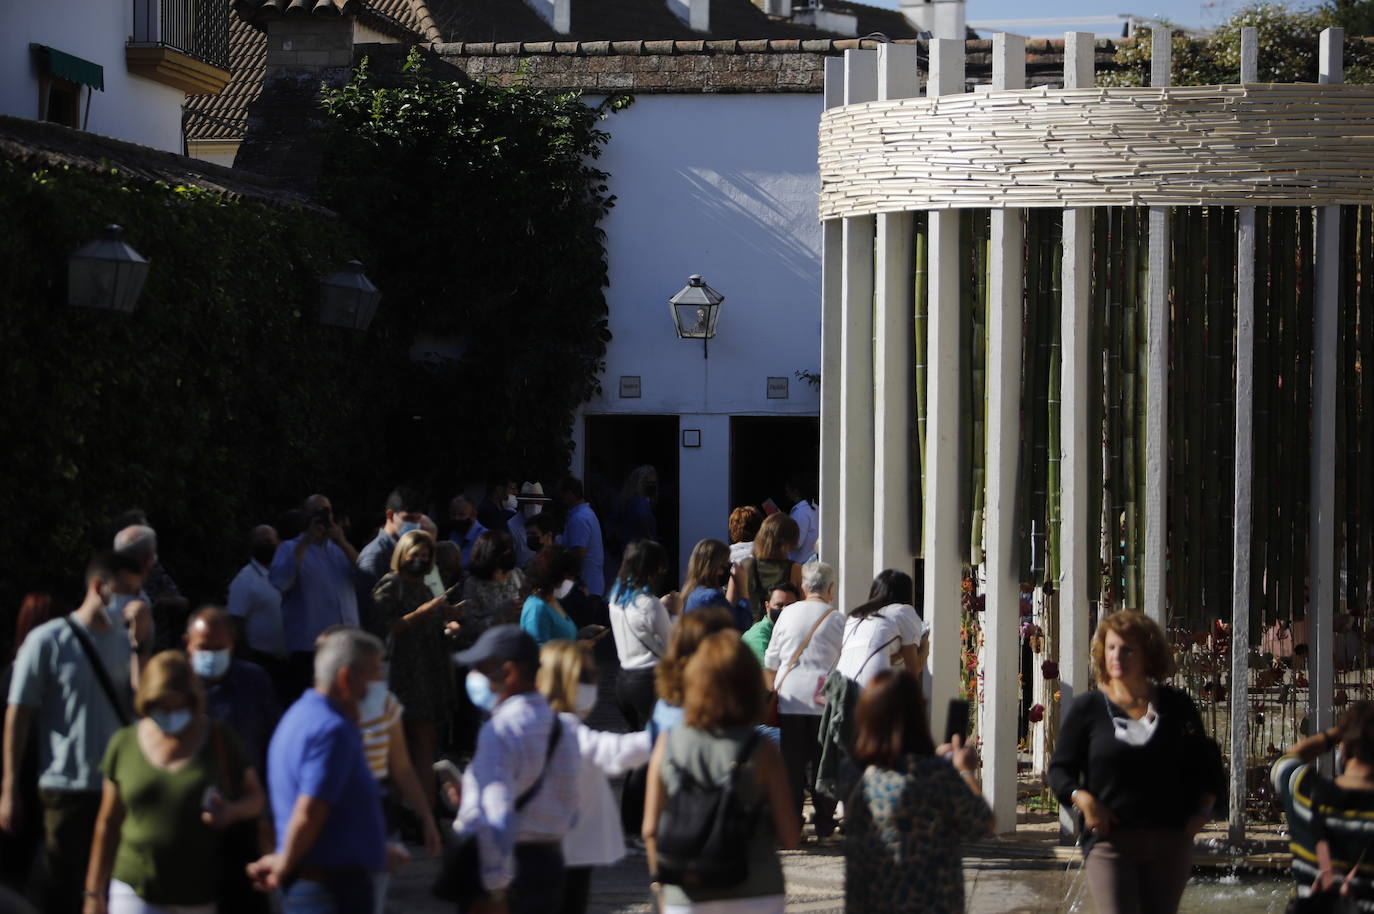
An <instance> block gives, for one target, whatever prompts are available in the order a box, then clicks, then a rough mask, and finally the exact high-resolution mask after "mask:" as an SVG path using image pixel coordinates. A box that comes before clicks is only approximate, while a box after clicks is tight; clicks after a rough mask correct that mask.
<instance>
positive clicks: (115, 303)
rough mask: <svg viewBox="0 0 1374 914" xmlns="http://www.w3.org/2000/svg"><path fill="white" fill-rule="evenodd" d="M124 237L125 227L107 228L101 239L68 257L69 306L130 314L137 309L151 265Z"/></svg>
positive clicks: (113, 226)
mask: <svg viewBox="0 0 1374 914" xmlns="http://www.w3.org/2000/svg"><path fill="white" fill-rule="evenodd" d="M123 236H124V229H123V228H121V227H119V226H117V225H107V226H106V227H105V232H104V233H103V234H102V235H101V236H100V237H99V238H97V239H96V240H94V241H91V242H89V243H87V244H83V245H82V246H81V247H79V248H77V249H76V250H75V251H72V253H70V254H68V255H67V304H69V305H73V306H75V307H78V308H105V309H107V310H110V311H123V312H124V313H126V314H127V313H129V312H131V311H133V310H134V308H135V307H137V305H138V296H139V294H140V293H141V292H142V291H143V282H144V280H146V279H147V278H148V268H149V266H150V264H149V262H148V258H146V257H144V256H143V255H142V254H140V253H138V251H135V250H134V249H133V248H132V247H130V246H129V245H128V243H127V242H125V241H124V237H123Z"/></svg>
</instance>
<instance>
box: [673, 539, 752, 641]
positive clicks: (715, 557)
mask: <svg viewBox="0 0 1374 914" xmlns="http://www.w3.org/2000/svg"><path fill="white" fill-rule="evenodd" d="M730 567H731V566H730V547H729V546H727V545H725V544H724V543H722V542H721V541H720V540H712V539H705V540H702V541H701V542H699V543H697V544H696V546H695V547H694V548H693V549H692V557H691V558H690V559H688V561H687V579H686V580H685V581H683V582H682V591H681V593H682V596H683V601H684V602H683V604H682V611H683V612H684V613H689V612H691V611H692V610H695V609H705V608H706V607H708V606H718V607H720V608H721V609H725V610H729V611H730V612H731V614H732V615H733V616H734V619H735V627H736V628H738V629H739V630H740V631H745V630H746V629H748V628H749V626H750V624H751V623H752V620H751V619H750V618H749V610H748V607H747V606H739V605H735V606H731V605H730V601H729V600H727V599H726V598H725V585H726V584H727V583H729V581H730Z"/></svg>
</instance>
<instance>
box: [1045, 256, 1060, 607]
mask: <svg viewBox="0 0 1374 914" xmlns="http://www.w3.org/2000/svg"><path fill="white" fill-rule="evenodd" d="M1060 250H1061V249H1060V247H1059V246H1056V248H1055V252H1056V254H1057V255H1058V254H1059V252H1060ZM1048 304H1049V309H1050V312H1051V314H1052V315H1053V318H1052V320H1053V329H1052V331H1051V333H1050V356H1049V382H1048V391H1047V396H1046V401H1045V428H1046V438H1047V454H1048V458H1047V461H1046V494H1047V497H1048V502H1047V508H1048V511H1047V517H1048V522H1047V529H1048V532H1049V554H1050V561H1049V562H1048V563H1046V564H1047V566H1048V567H1047V569H1046V577H1047V579H1049V580H1051V581H1055V582H1057V581H1058V580H1059V574H1060V568H1061V564H1062V563H1061V562H1060V560H1059V559H1060V552H1059V534H1060V527H1061V526H1062V524H1063V514H1062V512H1061V510H1060V506H1061V501H1060V496H1061V494H1062V476H1061V464H1062V459H1063V448H1062V446H1061V444H1060V442H1061V441H1062V440H1063V439H1062V437H1061V435H1060V415H1059V402H1060V392H1061V390H1062V378H1063V367H1064V363H1063V328H1062V323H1061V321H1060V319H1059V315H1060V311H1061V309H1062V308H1063V264H1062V260H1061V258H1060V257H1058V256H1057V257H1056V259H1055V261H1054V262H1053V263H1052V264H1051V266H1050V300H1049V302H1048Z"/></svg>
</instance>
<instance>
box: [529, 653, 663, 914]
mask: <svg viewBox="0 0 1374 914" xmlns="http://www.w3.org/2000/svg"><path fill="white" fill-rule="evenodd" d="M596 683H597V676H596V661H595V660H593V659H592V655H591V652H590V651H589V650H587V649H586V647H584V646H583V645H581V644H577V643H575V642H572V641H550V642H549V643H548V644H546V645H544V647H543V649H542V650H540V652H539V676H538V685H539V691H540V692H542V693H544V697H545V698H547V699H548V700H549V707H551V708H553V709H554V710H555V711H557V712H558V713H560V714H562V715H563V717H564V724H565V726H566V727H568V728H569V729H571V730H575V731H576V733H577V746H578V749H579V751H580V754H581V756H582V765H581V767H580V768H579V769H578V775H577V800H578V808H577V815H576V817H575V818H574V819H573V827H572V830H571V831H569V832H568V834H567V835H565V836H564V838H563V865H564V867H565V868H566V870H565V872H566V877H565V879H564V883H563V907H562V909H561V912H560V914H582V912H584V911H586V910H587V898H588V895H589V894H590V890H591V879H592V867H594V866H610V865H612V864H615V863H618V862H620V859H621V858H622V857H624V856H625V833H624V831H622V830H621V827H620V808H619V806H617V804H616V801H615V797H614V796H612V794H611V786H610V784H608V783H606V778H608V777H618V776H619V775H622V774H624V773H625V772H627V771H629V770H630V769H631V768H635V767H637V766H639V765H643V764H644V763H646V762H647V761H648V760H649V753H650V750H652V749H653V745H652V744H651V742H650V737H649V731H648V730H640V731H638V732H636V733H607V732H604V731H602V730H593V729H592V728H590V727H588V726H587V725H586V724H584V723H582V721H583V719H584V718H585V717H586V716H587V715H588V714H590V713H591V711H592V708H593V706H595V704H596Z"/></svg>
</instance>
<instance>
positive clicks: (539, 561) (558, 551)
mask: <svg viewBox="0 0 1374 914" xmlns="http://www.w3.org/2000/svg"><path fill="white" fill-rule="evenodd" d="M568 558H569V557H568V554H567V553H566V552H565V551H564V550H563V547H562V546H545V547H544V548H543V549H541V550H540V551H539V554H538V555H536V556H535V557H534V561H532V562H530V567H529V568H527V569H526V575H527V578H528V580H529V585H530V595H529V596H528V597H526V598H525V605H524V607H522V608H521V610H520V627H521V628H523V629H524V630H525V631H527V632H529V633H530V637H531V638H533V639H534V640H535V643H536V644H538V645H539V646H540V647H543V646H544V645H546V644H548V643H549V642H550V641H556V640H563V641H576V640H577V638H578V631H577V623H576V622H574V621H573V620H572V618H571V617H569V615H568V613H567V611H566V610H564V609H563V604H562V603H561V602H560V601H561V600H562V599H563V598H564V597H566V596H567V595H568V594H569V593H570V592H571V591H572V588H573V580H572V579H573V574H572V572H571V569H570V566H569V561H568ZM587 634H592V633H590V632H589V633H587Z"/></svg>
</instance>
